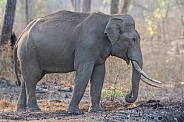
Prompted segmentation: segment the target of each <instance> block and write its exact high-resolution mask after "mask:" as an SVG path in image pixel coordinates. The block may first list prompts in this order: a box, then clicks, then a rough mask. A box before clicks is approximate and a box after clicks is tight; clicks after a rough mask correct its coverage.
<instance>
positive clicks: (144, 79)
mask: <svg viewBox="0 0 184 122" xmlns="http://www.w3.org/2000/svg"><path fill="white" fill-rule="evenodd" d="M141 80H142V81H143V82H145V83H147V84H148V85H150V86H153V87H157V88H161V87H162V86H159V85H157V84H153V83H152V82H150V81H149V80H147V79H146V78H144V77H142V76H141Z"/></svg>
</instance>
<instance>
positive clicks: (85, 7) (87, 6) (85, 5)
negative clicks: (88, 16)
mask: <svg viewBox="0 0 184 122" xmlns="http://www.w3.org/2000/svg"><path fill="white" fill-rule="evenodd" d="M90 11H91V0H83V1H82V12H85V13H90Z"/></svg>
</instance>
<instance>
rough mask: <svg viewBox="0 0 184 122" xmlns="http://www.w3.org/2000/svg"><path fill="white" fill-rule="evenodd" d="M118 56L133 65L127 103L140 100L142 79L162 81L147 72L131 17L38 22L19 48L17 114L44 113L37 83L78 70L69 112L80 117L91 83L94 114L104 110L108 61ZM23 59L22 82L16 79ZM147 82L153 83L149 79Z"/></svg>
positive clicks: (70, 16) (70, 15)
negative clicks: (102, 102)
mask: <svg viewBox="0 0 184 122" xmlns="http://www.w3.org/2000/svg"><path fill="white" fill-rule="evenodd" d="M109 56H116V57H119V58H121V59H123V60H125V61H126V63H127V64H129V63H130V61H131V62H132V64H133V67H132V91H131V93H129V94H127V95H126V101H127V102H129V103H133V102H135V101H136V99H137V96H138V89H139V81H140V78H141V75H142V76H144V77H146V79H149V80H151V81H153V82H156V83H160V82H159V81H156V80H154V79H152V78H150V77H149V76H147V75H146V74H145V73H144V72H143V71H142V66H143V61H142V53H141V48H140V37H139V34H138V32H137V31H136V29H135V22H134V19H133V18H132V17H131V16H130V15H106V14H103V13H99V12H97V13H91V14H87V13H77V12H70V11H59V12H57V13H53V14H50V15H47V16H45V17H41V18H39V19H36V20H33V21H32V22H31V23H30V24H29V25H28V26H27V27H26V28H25V29H24V30H23V32H22V33H21V35H20V36H19V38H18V41H17V43H16V45H15V47H14V57H15V73H16V76H17V79H18V81H17V84H18V85H21V89H22V90H21V93H20V96H19V99H18V103H17V111H26V109H27V110H29V111H40V108H39V107H38V105H37V101H36V94H35V89H36V84H37V82H38V81H39V80H40V79H42V77H43V76H44V75H45V74H47V73H67V72H71V71H76V76H75V86H74V91H73V96H72V99H71V102H70V104H69V107H68V110H67V111H68V113H72V114H81V112H82V111H81V110H80V109H79V107H78V105H79V102H80V100H81V99H82V97H83V94H84V91H85V89H86V86H87V84H88V81H89V80H90V108H89V111H91V112H96V111H102V110H103V109H102V108H101V107H100V105H99V102H100V97H101V91H102V86H103V82H104V76H105V61H106V59H107V58H108V57H109ZM18 60H19V63H20V68H21V72H22V78H23V81H22V83H21V82H20V80H19V78H18V75H17V65H18ZM144 81H146V82H147V83H148V84H150V85H153V86H158V85H156V84H155V85H154V84H153V83H151V82H150V81H148V80H144Z"/></svg>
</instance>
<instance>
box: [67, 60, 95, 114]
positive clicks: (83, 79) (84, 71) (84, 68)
mask: <svg viewBox="0 0 184 122" xmlns="http://www.w3.org/2000/svg"><path fill="white" fill-rule="evenodd" d="M93 67H94V65H93V63H90V62H89V63H88V62H87V63H84V64H81V65H80V66H78V68H77V71H76V77H75V86H74V92H73V96H72V100H71V102H70V104H69V107H68V110H67V112H68V113H69V114H82V111H81V110H80V109H79V102H80V101H81V99H82V97H83V95H84V92H85V89H86V86H87V84H88V81H89V79H90V77H91V74H92V70H93Z"/></svg>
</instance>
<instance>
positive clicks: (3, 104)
mask: <svg viewBox="0 0 184 122" xmlns="http://www.w3.org/2000/svg"><path fill="white" fill-rule="evenodd" d="M15 108H16V105H15V103H10V102H9V101H8V100H6V99H2V100H0V110H15Z"/></svg>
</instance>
